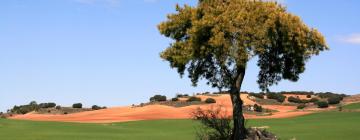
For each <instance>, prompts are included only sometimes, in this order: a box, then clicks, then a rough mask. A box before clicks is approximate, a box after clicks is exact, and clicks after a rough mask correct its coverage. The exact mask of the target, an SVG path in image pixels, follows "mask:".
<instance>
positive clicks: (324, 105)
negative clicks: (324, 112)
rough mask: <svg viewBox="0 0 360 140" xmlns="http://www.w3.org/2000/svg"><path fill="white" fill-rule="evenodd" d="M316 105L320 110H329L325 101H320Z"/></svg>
mask: <svg viewBox="0 0 360 140" xmlns="http://www.w3.org/2000/svg"><path fill="white" fill-rule="evenodd" d="M316 104H317V105H318V108H328V107H329V104H328V102H325V101H319V102H317V103H316Z"/></svg>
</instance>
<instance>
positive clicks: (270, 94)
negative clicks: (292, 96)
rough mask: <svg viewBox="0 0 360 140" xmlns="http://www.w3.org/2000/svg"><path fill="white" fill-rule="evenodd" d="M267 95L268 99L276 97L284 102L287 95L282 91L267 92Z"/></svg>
mask: <svg viewBox="0 0 360 140" xmlns="http://www.w3.org/2000/svg"><path fill="white" fill-rule="evenodd" d="M266 97H267V98H268V99H275V100H276V101H278V102H280V103H282V102H284V101H285V99H286V96H284V95H282V94H281V93H274V92H269V93H267V94H266Z"/></svg>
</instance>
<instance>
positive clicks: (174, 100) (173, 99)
mask: <svg viewBox="0 0 360 140" xmlns="http://www.w3.org/2000/svg"><path fill="white" fill-rule="evenodd" d="M171 101H173V102H176V101H179V98H172V99H171Z"/></svg>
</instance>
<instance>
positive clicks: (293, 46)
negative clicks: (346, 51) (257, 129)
mask: <svg viewBox="0 0 360 140" xmlns="http://www.w3.org/2000/svg"><path fill="white" fill-rule="evenodd" d="M176 11H177V12H176V13H174V14H170V15H168V18H167V20H166V21H165V22H162V23H161V24H160V25H159V26H158V28H159V30H160V33H161V34H163V35H165V36H166V37H169V38H171V39H173V40H174V42H173V43H171V44H170V46H169V47H168V48H167V49H166V50H165V51H163V52H162V53H161V57H162V58H163V59H164V60H166V61H169V62H170V66H171V67H172V68H176V69H177V71H178V73H179V74H180V75H181V76H183V75H184V73H185V70H187V71H188V76H189V78H190V79H191V81H192V84H193V85H194V86H196V85H197V83H198V81H199V79H206V80H207V84H209V85H211V86H212V87H215V88H218V89H220V90H222V89H227V90H228V91H229V93H230V98H231V101H232V104H233V121H234V129H233V136H232V139H233V140H239V139H245V138H246V129H245V126H244V121H245V119H244V116H243V112H242V105H243V101H242V100H241V99H240V89H241V85H242V82H243V80H244V76H245V72H246V67H247V62H248V61H249V60H250V59H251V58H254V57H257V58H258V59H257V60H258V61H257V65H258V66H259V67H260V72H259V75H258V78H259V79H258V84H259V87H260V89H262V90H263V91H268V87H269V86H272V85H274V84H277V83H278V82H279V81H280V80H282V79H287V80H290V81H297V80H298V79H299V75H300V74H301V73H303V72H304V70H305V62H306V61H307V60H309V59H310V58H311V56H312V55H317V54H319V53H320V52H321V51H323V50H326V49H327V48H328V47H327V45H326V43H325V39H324V37H323V36H322V35H321V34H320V33H319V32H318V31H317V30H315V29H311V28H309V27H308V26H306V25H305V24H304V23H303V22H302V21H301V19H300V18H299V17H298V16H295V15H293V14H291V13H289V12H287V11H286V8H285V7H283V6H281V5H280V4H277V3H276V2H271V1H262V0H199V2H198V5H197V6H194V7H191V6H188V5H185V6H184V7H180V6H176Z"/></svg>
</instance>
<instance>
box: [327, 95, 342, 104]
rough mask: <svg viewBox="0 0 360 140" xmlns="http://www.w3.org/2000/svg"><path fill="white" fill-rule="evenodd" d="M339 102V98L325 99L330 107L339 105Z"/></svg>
mask: <svg viewBox="0 0 360 140" xmlns="http://www.w3.org/2000/svg"><path fill="white" fill-rule="evenodd" d="M341 100H342V98H341V97H334V96H333V97H330V98H328V99H327V101H328V103H329V104H331V105H334V104H339V103H340V101H341Z"/></svg>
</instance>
